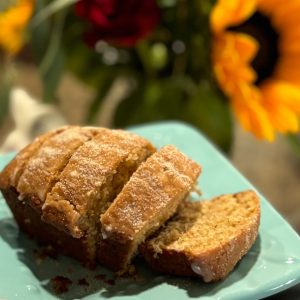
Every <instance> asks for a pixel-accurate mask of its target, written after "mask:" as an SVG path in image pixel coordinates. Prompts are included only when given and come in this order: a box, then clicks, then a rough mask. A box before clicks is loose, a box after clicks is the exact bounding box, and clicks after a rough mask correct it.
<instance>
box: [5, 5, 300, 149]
mask: <svg viewBox="0 0 300 300" xmlns="http://www.w3.org/2000/svg"><path fill="white" fill-rule="evenodd" d="M299 13H300V1H297V0H287V1H284V2H283V1H279V0H249V1H243V0H232V1H226V0H218V1H213V0H192V1H187V0H157V1H156V0H144V1H137V0H127V1H119V0H79V1H75V0H55V1H46V0H37V1H34V0H6V1H3V2H1V4H0V25H1V31H0V47H1V65H2V66H3V70H5V71H4V72H2V74H1V93H0V94H1V95H0V97H1V112H2V118H1V115H0V119H3V116H4V115H5V111H6V108H7V99H8V94H9V88H10V87H11V86H13V84H14V83H13V76H11V71H10V70H11V68H12V67H11V66H12V65H13V62H14V61H15V60H16V59H20V57H21V58H22V57H24V52H25V53H26V54H27V56H26V55H25V56H26V57H27V59H28V57H29V58H30V59H31V60H32V61H33V62H34V63H35V64H36V65H37V67H38V69H39V72H40V76H41V78H42V80H43V87H44V88H43V89H44V96H43V101H44V102H46V103H52V104H55V103H57V102H56V101H57V95H56V94H57V87H58V85H59V83H60V81H61V78H62V76H63V74H64V72H65V71H66V70H68V71H71V72H73V74H75V75H76V76H77V77H78V78H79V79H80V80H81V81H83V82H85V83H87V84H88V85H90V86H91V87H93V89H94V90H95V97H94V99H93V101H92V103H91V104H90V107H89V109H88V113H87V114H86V121H85V123H86V124H97V118H99V116H100V118H101V120H102V123H101V124H105V125H107V126H116V127H124V126H128V125H132V124H137V123H144V122H152V121H159V120H182V121H184V122H187V123H190V124H192V125H194V126H195V127H197V128H199V129H201V130H202V131H203V132H204V133H205V134H206V135H207V136H208V137H209V138H210V139H211V140H212V141H213V142H214V143H215V144H217V145H218V146H219V147H220V148H222V149H223V150H225V151H228V150H229V149H230V146H231V142H232V138H233V120H235V119H236V120H238V122H239V124H240V125H241V126H242V127H243V128H244V129H245V130H247V131H249V132H251V133H253V134H254V135H255V136H256V137H257V138H259V139H264V140H268V141H272V140H274V138H275V137H276V134H277V133H281V134H287V135H288V136H289V138H290V140H291V141H292V142H293V144H294V145H298V144H299V141H298V139H297V138H296V136H295V135H293V134H295V133H297V132H298V131H299V119H298V118H299V114H300V44H299V37H300V21H299ZM23 45H26V47H25V48H23V50H22V51H21V49H22V47H23ZM28 53H29V54H28ZM17 54H19V58H18V55H17ZM69 101H70V102H72V99H69Z"/></svg>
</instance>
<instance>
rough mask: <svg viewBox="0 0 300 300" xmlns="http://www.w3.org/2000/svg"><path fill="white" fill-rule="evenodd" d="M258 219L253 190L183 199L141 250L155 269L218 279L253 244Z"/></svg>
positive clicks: (229, 269) (257, 200) (213, 279)
mask: <svg viewBox="0 0 300 300" xmlns="http://www.w3.org/2000/svg"><path fill="white" fill-rule="evenodd" d="M259 222H260V204H259V199H258V196H257V195H256V194H255V192H253V191H245V192H240V193H237V194H230V195H224V196H220V197H218V198H215V199H213V200H211V201H202V202H191V201H187V202H186V203H184V204H183V205H181V207H180V209H179V211H178V213H177V214H176V215H175V216H174V218H173V219H172V220H170V222H168V224H167V225H166V227H165V228H163V229H162V230H161V231H160V232H159V233H157V234H156V235H155V236H154V237H152V238H151V239H149V240H148V241H146V242H145V243H143V244H142V245H141V247H140V252H141V253H142V255H143V256H144V258H145V259H146V261H147V262H148V263H149V264H150V266H151V267H152V268H153V269H155V270H157V271H160V272H163V273H168V274H175V275H180V276H199V277H202V279H203V280H204V281H205V282H211V281H218V280H220V279H223V278H224V277H226V276H227V275H228V273H229V272H230V271H232V269H233V268H234V266H235V265H236V264H237V262H238V261H239V260H240V259H241V258H242V257H243V256H244V255H245V254H246V253H247V252H248V250H249V249H250V248H251V246H252V245H253V243H254V242H255V240H256V237H257V234H258V227H259Z"/></svg>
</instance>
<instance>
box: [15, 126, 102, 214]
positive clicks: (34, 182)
mask: <svg viewBox="0 0 300 300" xmlns="http://www.w3.org/2000/svg"><path fill="white" fill-rule="evenodd" d="M96 132H97V131H95V130H92V129H86V128H84V127H82V128H81V127H78V126H70V127H69V128H67V129H66V130H64V131H62V132H60V133H58V134H56V135H53V136H50V137H49V138H48V139H47V140H45V141H44V143H43V145H42V147H40V148H39V149H38V151H37V152H36V153H33V154H32V155H31V156H30V158H29V160H28V163H27V164H26V168H25V169H24V172H23V174H22V175H21V177H20V179H19V183H18V185H17V188H16V189H17V191H18V192H19V193H20V197H19V198H20V200H22V198H25V197H26V198H27V199H28V201H29V202H30V204H31V205H33V206H35V203H34V202H33V201H31V200H30V199H31V198H38V199H40V203H43V202H44V201H45V198H46V195H47V193H48V192H49V190H51V188H52V186H53V185H54V184H55V182H56V181H57V180H58V178H59V175H60V172H61V171H62V170H63V169H64V167H65V166H66V165H67V163H68V161H69V159H70V157H71V156H72V154H73V153H74V152H75V151H76V150H77V148H78V147H80V146H81V145H82V144H83V143H84V142H86V141H88V140H89V139H91V138H92V137H93V135H94V134H96ZM40 203H39V205H38V206H35V207H36V209H38V210H40V209H41V205H40Z"/></svg>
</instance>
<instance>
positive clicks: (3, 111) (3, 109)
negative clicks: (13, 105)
mask: <svg viewBox="0 0 300 300" xmlns="http://www.w3.org/2000/svg"><path fill="white" fill-rule="evenodd" d="M10 90H11V84H10V82H9V81H4V82H3V83H2V84H1V86H0V125H2V124H3V122H4V120H5V118H6V116H7V113H8V108H9V95H10Z"/></svg>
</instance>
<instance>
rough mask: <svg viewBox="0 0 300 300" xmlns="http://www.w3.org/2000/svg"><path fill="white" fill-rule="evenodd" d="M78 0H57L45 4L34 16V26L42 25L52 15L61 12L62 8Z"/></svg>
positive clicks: (32, 22)
mask: <svg viewBox="0 0 300 300" xmlns="http://www.w3.org/2000/svg"><path fill="white" fill-rule="evenodd" d="M77 1H78V0H55V1H51V2H50V3H49V4H47V5H44V7H43V8H41V9H39V10H38V13H37V14H36V15H35V16H34V17H33V18H32V21H31V24H32V26H33V27H38V26H40V25H41V24H42V23H43V22H45V21H46V20H47V19H48V18H49V17H50V16H51V15H53V14H55V13H58V12H60V11H61V10H62V9H64V8H66V7H68V6H70V5H72V4H74V3H76V2H77Z"/></svg>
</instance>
